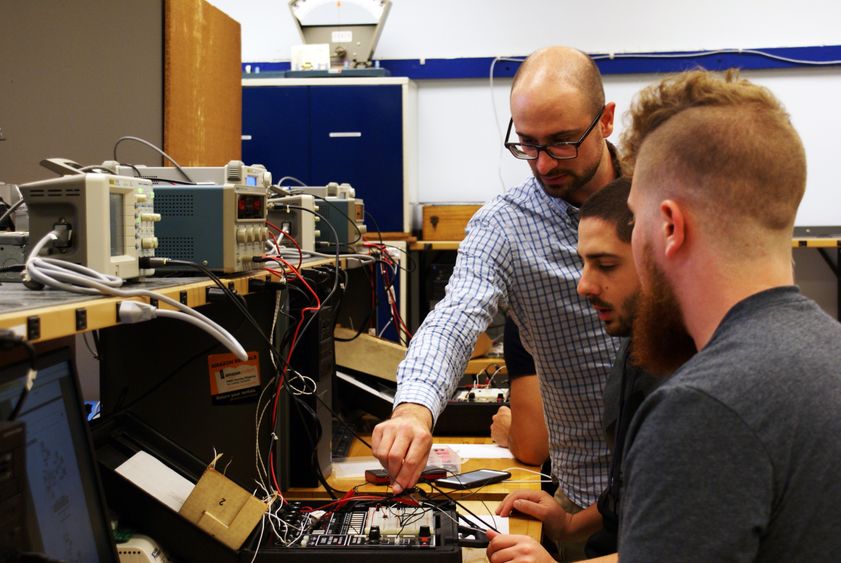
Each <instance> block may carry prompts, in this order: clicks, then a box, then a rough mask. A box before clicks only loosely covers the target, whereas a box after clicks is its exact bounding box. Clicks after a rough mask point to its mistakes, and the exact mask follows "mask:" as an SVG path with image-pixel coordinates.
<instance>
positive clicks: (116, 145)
mask: <svg viewBox="0 0 841 563" xmlns="http://www.w3.org/2000/svg"><path fill="white" fill-rule="evenodd" d="M123 141H134V142H136V143H141V144H143V145H146V146H147V147H150V148H152V149H154V150H156V151H157V152H158V153H160V155H161V156H163V157H164V158H166V159H167V160H168V161H170V162H171V163H172V164H173V165H175V168H176V169H177V170H178V172H180V173H181V175H182V176H184V179H185V180H187V181H188V182H190V183H191V184H195V182H193V179H192V178H190V175H189V174H187V172H186V171H185V170H184V169H183V168H181V165H180V164H178V163H177V162H175V159H174V158H172V157H171V156H169V155H168V154H166V153H165V152H164V151H163V149H161V148H160V147H158V146H157V145H155V144H154V143H150V142H149V141H147V140H146V139H141V138H140V137H134V136H131V135H126V136H125V137H120V138H119V139H117V142H116V143H114V160H116V161H117V162H119V161H120V159H119V158H117V147H118V146H120V143H122V142H123Z"/></svg>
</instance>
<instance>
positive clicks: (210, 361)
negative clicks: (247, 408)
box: [207, 352, 260, 404]
mask: <svg viewBox="0 0 841 563" xmlns="http://www.w3.org/2000/svg"><path fill="white" fill-rule="evenodd" d="M207 367H208V372H209V374H210V395H211V398H212V399H213V403H214V404H227V403H233V402H241V401H251V400H255V399H256V398H257V396H258V394H259V392H260V363H259V357H258V355H257V352H249V353H248V361H245V362H243V361H241V360H239V359H237V357H236V356H234V355H233V354H211V355H210V356H208V357H207Z"/></svg>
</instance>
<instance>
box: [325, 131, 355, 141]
mask: <svg viewBox="0 0 841 563" xmlns="http://www.w3.org/2000/svg"><path fill="white" fill-rule="evenodd" d="M328 136H329V137H330V138H331V139H343V138H348V137H361V136H362V131H330V133H328Z"/></svg>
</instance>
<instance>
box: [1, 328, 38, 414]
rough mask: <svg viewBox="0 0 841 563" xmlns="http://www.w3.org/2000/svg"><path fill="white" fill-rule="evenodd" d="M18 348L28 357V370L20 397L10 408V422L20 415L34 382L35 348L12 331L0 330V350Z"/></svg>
mask: <svg viewBox="0 0 841 563" xmlns="http://www.w3.org/2000/svg"><path fill="white" fill-rule="evenodd" d="M18 346H20V347H22V348H23V349H25V350H26V353H27V356H28V357H29V370H28V372H27V378H26V382H25V383H24V385H23V388H22V389H21V391H20V396H18V400H17V402H16V403H15V406H14V407H13V408H12V412H11V413H10V414H9V418H8V420H10V421H11V420H15V419H16V418H17V417H18V415H19V414H20V411H21V409H22V408H23V402H24V401H25V400H26V396H27V395H28V394H29V390H30V389H31V388H32V385H33V383H34V382H35V375H36V373H37V371H36V369H35V348H33V347H32V344H30V343H29V342H27V341H26V340H24V339H23V338H21V337H20V336H18V335H16V334H15V333H13V332H12V331H10V330H0V349H3V350H11V349H13V348H16V347H18Z"/></svg>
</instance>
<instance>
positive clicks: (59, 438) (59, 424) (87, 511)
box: [0, 348, 117, 562]
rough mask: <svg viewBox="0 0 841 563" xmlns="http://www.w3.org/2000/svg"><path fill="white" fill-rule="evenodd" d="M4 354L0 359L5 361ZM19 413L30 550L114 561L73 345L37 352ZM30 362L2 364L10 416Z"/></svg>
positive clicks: (3, 402)
mask: <svg viewBox="0 0 841 563" xmlns="http://www.w3.org/2000/svg"><path fill="white" fill-rule="evenodd" d="M4 363H5V362H0V364H4ZM36 366H37V368H38V377H37V379H36V380H35V385H34V386H33V388H32V390H31V391H30V392H29V395H27V397H26V398H25V401H24V403H23V408H22V409H21V411H20V414H19V415H18V420H20V421H23V423H24V425H25V431H26V447H25V457H26V480H27V494H26V497H27V499H26V500H27V502H26V530H27V535H28V539H29V549H30V551H33V552H36V553H43V554H46V555H47V556H49V557H50V558H53V559H60V560H64V561H84V562H87V561H92V562H93V561H96V562H98V561H117V552H116V548H115V545H114V540H113V536H112V534H111V527H110V524H109V522H108V517H107V512H106V507H105V499H104V494H103V492H102V484H101V481H100V480H99V474H98V473H97V466H96V460H95V458H94V454H93V447H92V444H91V440H90V435H89V431H88V427H87V421H86V419H85V413H84V408H83V405H82V396H81V393H80V390H79V381H78V378H77V377H76V372H75V369H74V365H73V361H72V355H71V353H70V350H69V349H67V348H62V349H59V350H57V351H53V352H49V353H45V354H41V355H39V356H38V357H37V360H36ZM28 367H29V363H28V362H26V361H24V362H19V363H15V364H11V365H2V366H0V417H2V419H3V420H5V419H7V418H8V417H9V414H10V413H11V412H12V409H13V408H14V405H15V403H16V402H17V400H18V397H19V396H20V392H21V388H22V386H23V382H24V379H25V375H26V371H27V368H28Z"/></svg>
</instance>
